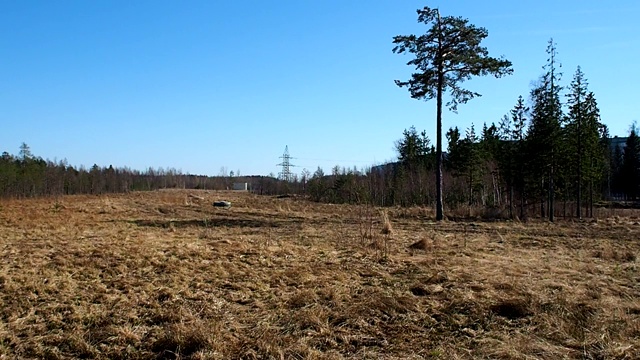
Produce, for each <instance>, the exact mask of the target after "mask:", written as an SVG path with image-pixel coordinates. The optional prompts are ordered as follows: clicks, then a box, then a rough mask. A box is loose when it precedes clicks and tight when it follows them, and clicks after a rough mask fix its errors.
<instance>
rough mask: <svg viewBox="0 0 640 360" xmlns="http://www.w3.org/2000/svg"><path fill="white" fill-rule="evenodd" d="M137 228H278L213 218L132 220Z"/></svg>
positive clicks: (273, 223) (264, 223)
mask: <svg viewBox="0 0 640 360" xmlns="http://www.w3.org/2000/svg"><path fill="white" fill-rule="evenodd" d="M131 222H132V223H134V224H136V225H138V226H148V227H158V228H169V227H174V228H185V227H203V228H207V227H220V226H224V227H237V228H243V227H251V228H260V227H278V226H280V224H279V222H276V221H271V220H262V219H234V218H214V219H204V220H198V219H189V220H144V219H141V220H132V221H131Z"/></svg>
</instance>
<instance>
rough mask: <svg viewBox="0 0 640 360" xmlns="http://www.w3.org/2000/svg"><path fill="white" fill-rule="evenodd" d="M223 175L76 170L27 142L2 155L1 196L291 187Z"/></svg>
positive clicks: (274, 190) (275, 190) (259, 178)
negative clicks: (44, 155) (39, 153)
mask: <svg viewBox="0 0 640 360" xmlns="http://www.w3.org/2000/svg"><path fill="white" fill-rule="evenodd" d="M232 175H233V172H230V173H229V174H228V175H227V174H221V175H220V176H202V175H189V174H182V173H181V172H180V171H178V170H176V169H162V168H158V169H153V168H148V169H147V170H145V171H139V170H133V169H130V168H127V167H123V168H114V167H113V166H109V167H100V166H98V165H93V166H92V167H91V168H89V169H87V168H85V167H82V166H81V167H74V166H71V165H69V164H67V162H66V161H65V160H61V161H51V160H44V159H42V158H40V157H37V156H34V155H33V154H32V153H31V150H30V148H29V146H28V145H27V144H25V143H23V144H22V145H21V146H20V151H19V153H18V155H17V156H16V155H11V154H9V153H8V152H6V151H5V152H3V153H2V155H1V156H0V197H1V198H27V197H42V196H58V195H75V194H108V193H124V192H129V191H148V190H158V189H166V188H180V189H208V190H225V189H231V187H232V184H233V183H234V182H248V183H251V185H252V190H253V191H255V192H257V193H261V194H280V193H285V192H287V191H288V189H287V188H288V187H289V185H288V184H286V183H284V182H282V181H279V180H277V179H275V178H273V177H267V176H232Z"/></svg>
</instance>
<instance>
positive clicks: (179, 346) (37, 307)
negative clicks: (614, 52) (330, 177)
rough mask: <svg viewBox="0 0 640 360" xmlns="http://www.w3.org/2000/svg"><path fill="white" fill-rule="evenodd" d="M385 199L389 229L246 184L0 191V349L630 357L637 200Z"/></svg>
mask: <svg viewBox="0 0 640 360" xmlns="http://www.w3.org/2000/svg"><path fill="white" fill-rule="evenodd" d="M189 194H197V195H198V196H200V197H202V198H204V200H203V201H200V203H197V199H192V200H189V199H190V198H189V196H188V195H189ZM214 200H229V201H231V202H232V204H233V206H232V207H231V208H230V209H219V208H214V207H213V206H211V204H212V202H213V201H214ZM386 211H387V213H388V217H389V219H390V222H391V227H392V229H393V231H392V233H391V234H389V235H384V234H381V231H382V229H383V228H385V223H384V221H383V217H382V216H381V215H380V210H379V209H370V208H366V207H358V206H351V205H327V204H315V203H310V202H307V201H305V200H301V199H295V198H284V199H278V198H273V197H266V196H263V197H261V196H257V195H251V194H247V193H233V192H213V191H197V192H194V191H181V190H170V191H169V190H168V191H156V192H140V193H130V194H123V195H105V196H73V197H62V198H59V199H57V200H55V199H35V200H11V201H3V202H2V203H0V259H1V260H2V261H1V263H0V320H1V321H0V358H2V359H13V358H38V359H40V358H43V359H68V358H111V359H148V358H167V359H172V358H174V359H178V358H179V359H220V358H232V359H233V358H238V359H240V358H243V359H269V358H273V359H341V358H356V359H380V358H385V359H422V358H427V359H429V358H441V359H482V358H485V359H562V358H569V359H637V358H640V272H639V271H638V260H637V258H638V254H639V251H640V245H639V244H640V224H639V223H638V222H639V221H640V220H638V217H637V214H636V215H635V216H634V214H633V213H629V214H627V215H628V216H625V217H612V218H609V219H601V220H599V221H597V222H591V221H585V222H563V221H559V222H558V223H557V224H549V223H546V222H537V221H533V222H530V223H519V222H451V221H445V222H443V223H441V224H435V223H434V222H433V221H431V220H430V219H431V218H430V217H429V216H426V211H425V210H423V209H418V208H415V209H395V208H394V209H387V210H386ZM370 230H371V234H369V232H370ZM417 242H420V243H418V244H417V245H416V246H414V248H410V246H411V245H412V244H415V243H417Z"/></svg>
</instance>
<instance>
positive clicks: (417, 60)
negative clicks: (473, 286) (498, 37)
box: [393, 6, 513, 220]
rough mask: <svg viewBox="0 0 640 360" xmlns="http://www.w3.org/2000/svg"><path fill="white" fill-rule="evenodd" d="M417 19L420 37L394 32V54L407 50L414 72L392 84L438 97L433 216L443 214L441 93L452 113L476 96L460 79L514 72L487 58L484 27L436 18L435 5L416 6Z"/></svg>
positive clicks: (416, 96) (425, 96)
mask: <svg viewBox="0 0 640 360" xmlns="http://www.w3.org/2000/svg"><path fill="white" fill-rule="evenodd" d="M417 13H418V22H420V23H424V24H425V25H427V27H428V29H427V32H426V33H424V34H423V35H419V36H417V35H398V36H395V37H394V38H393V43H394V44H395V47H394V48H393V52H394V53H396V54H405V53H409V54H412V55H414V58H413V59H411V60H410V61H409V62H407V65H409V66H413V67H415V70H416V72H415V73H413V74H412V75H411V78H410V79H409V80H407V81H400V80H396V81H395V83H396V85H398V86H400V87H407V88H409V93H410V94H411V97H412V98H414V99H419V100H431V99H434V98H435V99H436V108H437V110H436V219H437V220H442V219H443V218H444V212H443V202H442V101H443V99H442V98H443V95H444V93H445V92H448V93H449V94H450V96H451V98H450V101H449V102H448V103H447V104H446V105H447V106H448V107H449V108H450V109H451V110H452V111H455V110H456V108H457V105H458V104H461V103H462V104H464V103H466V102H467V101H469V100H471V99H473V98H474V97H476V96H480V94H478V93H476V92H473V91H470V90H467V89H464V88H462V87H461V86H460V83H462V82H464V81H465V80H469V79H471V77H472V76H480V75H489V74H491V75H494V76H495V77H501V76H504V75H507V74H511V73H512V72H513V70H512V68H511V62H510V61H508V60H506V59H504V58H500V59H497V58H493V57H490V56H489V52H488V51H487V48H486V47H483V46H481V45H480V43H481V42H482V40H483V39H485V38H486V37H487V36H488V32H487V30H486V29H485V28H482V27H476V26H475V25H473V24H470V23H469V20H467V19H463V18H462V17H454V16H444V17H441V16H440V12H439V11H438V9H431V8H429V7H426V6H425V7H424V8H423V9H421V10H420V9H419V10H417Z"/></svg>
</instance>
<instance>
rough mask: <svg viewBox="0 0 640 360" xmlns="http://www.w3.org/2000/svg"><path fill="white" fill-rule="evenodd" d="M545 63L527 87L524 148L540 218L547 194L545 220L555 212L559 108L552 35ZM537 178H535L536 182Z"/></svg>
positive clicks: (558, 90) (558, 78)
mask: <svg viewBox="0 0 640 360" xmlns="http://www.w3.org/2000/svg"><path fill="white" fill-rule="evenodd" d="M547 54H549V58H548V59H547V64H546V65H545V66H544V67H543V69H545V70H546V72H545V73H544V74H543V75H542V77H541V78H540V82H539V84H538V85H537V86H536V87H535V88H534V89H533V90H532V91H531V101H532V103H533V107H532V109H531V115H530V116H531V124H530V126H529V129H528V133H527V143H528V146H527V150H528V151H527V152H528V156H529V159H530V161H531V165H532V166H530V167H529V170H530V171H531V175H532V177H533V179H532V180H533V181H532V184H534V185H533V186H534V188H537V190H538V193H539V194H540V215H541V217H543V218H544V216H545V215H544V213H545V208H544V199H545V193H546V196H547V206H548V207H547V209H546V210H547V212H548V215H549V221H554V213H555V207H554V203H555V185H554V180H555V176H556V174H555V173H556V171H557V167H558V160H559V150H560V119H561V118H562V108H561V103H560V91H561V90H562V87H561V86H560V85H559V84H558V83H559V81H560V77H561V75H562V74H561V73H560V72H558V69H557V67H559V65H558V63H557V59H556V56H557V51H556V44H555V43H554V42H553V39H551V40H549V45H548V46H547ZM538 181H539V182H538Z"/></svg>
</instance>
